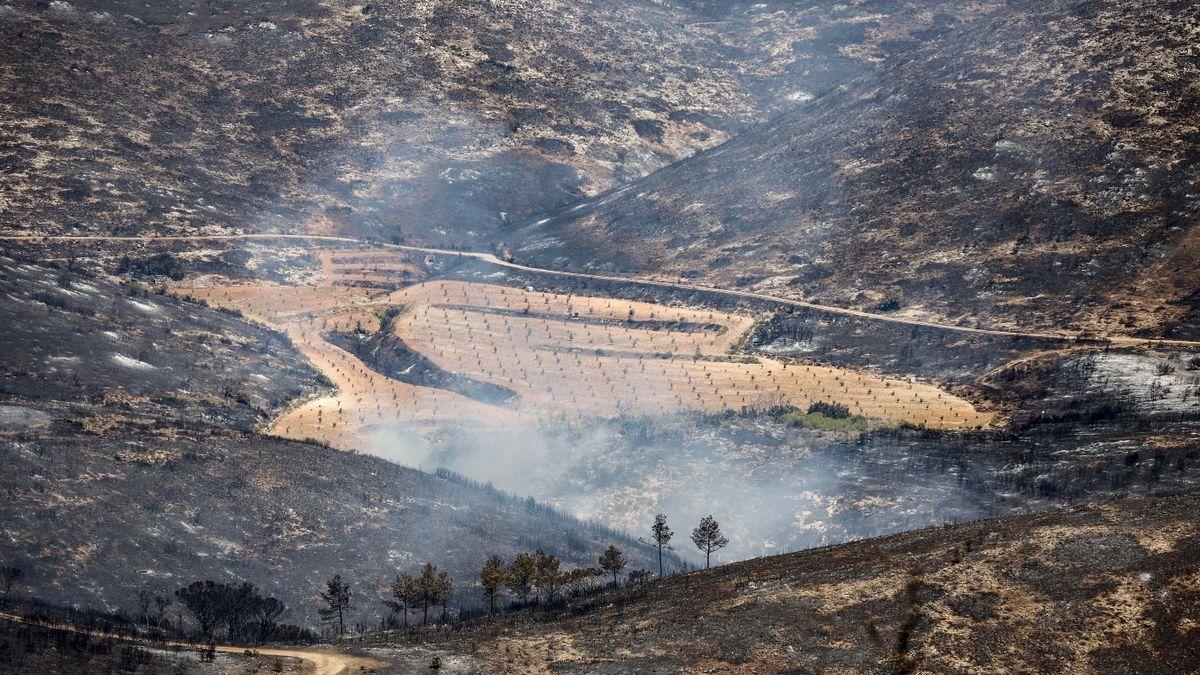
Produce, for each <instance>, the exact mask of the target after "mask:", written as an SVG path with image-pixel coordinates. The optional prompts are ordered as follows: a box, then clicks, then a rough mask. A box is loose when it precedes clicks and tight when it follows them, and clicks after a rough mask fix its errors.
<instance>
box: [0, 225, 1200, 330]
mask: <svg viewBox="0 0 1200 675" xmlns="http://www.w3.org/2000/svg"><path fill="white" fill-rule="evenodd" d="M240 239H256V240H271V239H279V240H298V241H316V242H330V243H345V244H358V245H366V246H375V247H379V248H389V249H394V250H400V251H410V252H413V253H430V254H434V255H452V256H460V257H465V258H473V259H475V260H480V261H483V262H485V263H488V264H491V265H496V266H498V267H507V268H509V269H514V270H520V271H523V272H533V273H537V274H551V275H555V276H561V277H571V278H576V279H592V280H596V281H613V282H621V283H633V284H641V285H645V286H654V287H658V288H666V289H675V290H684V291H698V292H703V293H713V294H717V295H725V296H729V297H739V298H747V299H751V300H761V301H765V302H772V303H776V304H780V305H785V306H789V307H801V308H805V309H810V310H813V311H817V312H824V313H827V314H840V315H843V316H854V317H859V318H863V319H870V320H874V321H883V322H887V323H894V324H902V325H907V326H922V327H925V328H934V329H938V330H948V331H954V332H958V333H968V334H973V335H994V336H1001V337H1022V338H1035V339H1048V340H1061V341H1063V342H1069V341H1072V340H1076V339H1079V338H1082V337H1084V336H1083V335H1080V334H1076V333H1070V332H1065V331H1064V332H1061V333H1044V332H1036V331H1020V330H999V329H991V328H974V327H970V326H956V325H953V324H944V323H937V322H933V321H921V320H919V319H910V318H906V317H899V316H891V315H887V314H875V313H872V312H864V311H860V310H856V309H847V308H844V307H831V306H828V305H818V304H814V303H811V302H805V301H803V300H792V299H789V298H784V297H780V296H777V295H768V294H766V293H754V292H751V291H739V290H734V289H729V288H717V287H714V286H703V285H700V284H687V283H682V282H674V281H661V280H658V279H648V278H646V277H635V276H616V275H605V274H589V273H586V272H567V271H564V270H554V269H546V268H542V267H532V266H529V265H522V264H520V263H515V262H509V261H507V260H503V259H501V258H498V257H497V256H495V255H493V254H491V253H483V252H478V251H455V250H451V249H441V248H430V247H427V246H409V245H406V244H389V243H385V242H379V241H369V240H363V239H355V238H353V237H335V236H329V235H316V234H214V235H198V236H147V237H116V236H103V235H75V236H72V235H63V236H44V237H37V236H29V235H0V241H31V242H37V241H113V242H121V241H123V242H140V243H153V242H156V241H231V240H240ZM1105 339H1106V340H1107V341H1108V342H1109V343H1111V344H1114V345H1122V346H1156V345H1157V346H1170V347H1183V348H1189V349H1200V341H1195V340H1160V339H1152V338H1137V337H1127V336H1112V337H1106V338H1105Z"/></svg>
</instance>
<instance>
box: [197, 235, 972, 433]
mask: <svg viewBox="0 0 1200 675" xmlns="http://www.w3.org/2000/svg"><path fill="white" fill-rule="evenodd" d="M320 257H321V260H322V262H323V266H324V273H325V278H324V280H323V281H322V282H320V283H318V284H316V285H311V286H298V285H297V286H290V285H274V284H267V283H252V284H239V285H215V286H187V287H178V288H177V289H176V291H177V292H178V293H180V294H182V295H187V296H191V297H193V298H196V299H202V300H205V301H207V302H209V303H211V304H214V305H218V306H221V307H226V308H231V309H238V310H240V311H242V312H243V313H245V314H246V315H247V316H249V317H251V318H254V319H255V320H258V321H260V322H262V323H264V324H267V325H269V326H271V327H274V328H277V329H279V330H282V331H283V332H285V333H287V335H288V336H289V337H290V338H291V339H292V341H293V342H294V343H295V344H296V346H297V347H298V348H299V349H300V350H301V351H302V352H303V353H304V354H305V355H306V356H307V357H308V358H309V359H310V360H311V361H312V363H313V364H314V365H315V366H316V367H317V368H319V369H320V370H321V371H323V372H324V373H325V374H326V375H327V376H328V377H329V378H330V379H331V380H332V381H333V382H334V384H335V385H336V387H337V389H338V391H337V393H336V394H333V395H330V396H326V397H322V398H318V399H315V400H311V401H308V402H306V403H304V404H303V405H300V406H298V407H296V408H294V409H292V410H291V411H290V412H288V413H286V414H284V415H282V416H281V417H279V418H278V419H277V420H276V421H275V422H274V424H273V427H272V431H273V432H274V433H276V434H278V435H280V436H284V437H288V438H315V439H318V440H321V441H325V442H328V443H331V444H333V445H335V446H336V447H340V448H344V449H353V450H360V451H366V450H369V449H370V448H371V445H372V442H371V439H372V436H373V435H374V434H375V433H376V432H377V431H378V430H379V428H380V426H381V425H385V424H391V423H395V422H403V423H408V424H415V425H426V424H431V423H438V422H445V421H450V420H460V421H461V420H466V422H467V423H469V424H480V425H501V426H503V425H515V424H527V423H529V422H530V421H531V420H534V419H542V420H545V419H550V420H553V421H557V422H562V423H572V422H579V421H584V420H587V419H594V418H607V417H616V416H619V415H629V414H633V415H653V414H660V413H671V412H678V411H703V412H708V413H719V412H722V411H726V410H741V409H743V408H766V407H770V406H776V405H795V406H798V407H804V406H807V405H808V404H809V403H811V402H814V401H833V402H838V403H844V404H845V405H847V406H849V407H850V409H851V411H852V412H853V413H854V414H857V415H862V416H865V417H868V418H871V419H875V420H880V421H881V422H886V423H898V422H901V421H907V422H911V423H916V424H926V425H928V426H931V427H942V428H963V427H974V426H976V425H981V424H986V423H987V422H988V421H989V419H990V415H988V414H987V413H982V412H979V411H977V410H975V408H974V407H973V406H972V405H971V403H970V402H968V401H966V400H963V399H960V398H957V397H955V396H952V395H951V394H949V393H947V392H944V391H941V390H939V389H938V388H936V387H933V386H930V385H927V384H923V383H917V382H911V381H904V380H900V379H894V378H884V377H880V376H878V375H875V374H871V373H862V372H855V371H851V370H844V369H839V368H830V367H820V366H814V365H799V364H794V363H793V364H790V365H789V364H788V363H785V362H784V361H780V360H773V359H769V358H763V357H754V358H746V357H741V356H737V355H735V354H734V348H735V346H736V344H737V343H738V340H739V339H740V338H741V337H742V336H743V335H744V334H745V333H746V332H747V331H748V330H749V329H750V328H751V326H752V325H753V323H754V320H753V318H751V317H748V316H740V315H736V314H730V313H724V312H718V311H709V310H700V309H689V308H681V307H668V306H663V305H656V304H652V303H645V302H632V301H625V300H617V299H607V298H596V297H583V296H573V295H565V294H555V293H541V292H535V291H533V290H528V289H519V288H511V287H504V286H497V285H489V284H481V283H470V282H461V281H424V282H419V283H413V284H412V285H409V286H406V287H404V288H400V289H399V290H387V289H386V288H384V286H387V285H388V284H399V283H403V282H404V280H405V279H412V278H414V277H415V276H416V275H417V274H419V269H418V268H417V267H416V266H414V265H413V264H411V263H410V262H409V261H406V260H405V259H404V257H403V256H397V255H392V256H387V255H382V256H381V255H379V254H377V253H371V252H362V251H345V250H337V251H322V252H321V253H320ZM389 309H390V311H391V313H392V315H393V316H392V320H389V321H388V322H387V323H386V324H384V323H383V322H382V320H381V317H382V316H384V315H385V312H388V311H389ZM381 327H384V328H386V330H388V331H390V335H389V336H388V337H389V338H392V339H394V340H395V341H396V343H397V344H401V345H404V346H406V348H407V349H409V350H411V351H413V352H416V353H417V354H419V355H420V356H421V357H424V359H426V360H428V362H429V363H431V364H432V366H433V367H436V368H438V369H441V370H442V371H445V372H446V373H450V374H453V376H455V377H463V378H470V380H473V381H478V382H485V383H490V384H492V385H498V386H499V387H503V388H504V389H507V390H509V391H511V392H513V393H514V394H515V397H514V398H513V399H512V400H509V401H507V402H505V403H503V404H496V403H489V402H482V401H478V400H473V399H472V398H468V397H467V396H464V395H461V394H458V393H454V392H452V391H448V390H446V389H442V388H436V387H433V386H419V385H414V384H408V383H405V382H401V381H399V380H398V379H395V378H393V377H388V376H387V375H384V374H381V373H380V372H377V370H378V369H373V368H372V367H371V366H370V365H369V364H367V363H364V361H363V360H362V359H360V358H359V357H358V356H356V355H355V354H353V353H351V352H350V351H347V350H346V349H343V348H342V347H340V346H337V345H335V344H332V343H331V341H330V337H331V336H332V335H335V334H343V335H344V334H347V333H349V334H352V335H356V336H363V337H365V336H367V335H370V334H372V333H375V332H376V331H379V330H380V329H381Z"/></svg>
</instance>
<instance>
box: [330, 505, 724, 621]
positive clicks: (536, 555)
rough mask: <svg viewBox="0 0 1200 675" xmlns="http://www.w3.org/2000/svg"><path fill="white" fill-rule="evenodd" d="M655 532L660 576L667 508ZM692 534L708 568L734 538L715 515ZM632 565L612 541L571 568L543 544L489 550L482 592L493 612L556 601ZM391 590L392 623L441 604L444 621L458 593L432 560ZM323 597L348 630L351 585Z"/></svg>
mask: <svg viewBox="0 0 1200 675" xmlns="http://www.w3.org/2000/svg"><path fill="white" fill-rule="evenodd" d="M650 532H651V539H650V540H649V541H647V542H645V543H647V544H649V545H651V546H653V547H654V548H655V550H656V552H657V557H658V576H659V577H662V576H665V574H666V569H665V565H664V557H663V556H664V553H665V552H666V551H670V550H673V547H672V545H671V539H672V538H673V536H674V533H673V532H672V531H671V528H670V526H669V525H668V524H667V518H666V516H665V515H663V514H658V515H657V516H655V518H654V523H653V524H652V525H651V528H650ZM691 540H692V543H693V544H694V545H695V546H696V548H697V549H698V550H699V551H700V552H701V553H703V554H704V566H705V569H707V568H708V567H710V566H711V563H712V554H713V553H714V552H716V551H718V550H720V549H722V548H724V547H725V546H726V545H727V544H728V543H729V539H728V538H726V537H725V535H724V534H723V533H722V532H721V526H720V524H719V523H718V522H717V520H716V519H715V518H713V517H712V516H711V515H710V516H705V517H704V518H703V519H701V521H700V524H699V525H698V526H697V527H696V528H695V529H693V530H692V535H691ZM627 567H628V561H627V559H626V557H625V553H624V552H623V551H622V550H621V549H619V548H618V547H617V546H615V545H611V544H610V545H609V546H608V548H607V549H605V550H604V551H603V552H602V553H601V554H600V555H599V557H598V558H597V559H596V566H595V567H575V568H570V569H566V568H565V566H564V564H563V562H562V561H561V560H560V559H559V558H558V557H557V556H555V555H553V554H550V553H547V552H546V551H545V550H544V549H541V548H539V549H537V550H536V551H533V552H521V553H518V554H517V555H516V556H514V557H513V559H512V560H511V561H506V560H505V559H504V558H503V557H502V556H500V555H496V554H492V555H490V556H488V557H487V559H486V560H484V562H483V565H482V567H481V568H480V571H479V580H478V586H479V588H480V590H481V591H482V593H483V598H484V601H485V604H486V610H487V612H488V613H490V614H494V613H496V612H498V611H501V610H503V609H505V608H506V606H505V599H506V598H508V599H510V602H509V603H508V605H507V608H508V609H519V608H522V607H530V606H546V605H553V604H554V603H556V602H558V601H560V600H562V599H564V598H567V597H578V596H581V595H584V594H586V593H588V592H590V591H592V590H595V589H596V588H598V587H599V583H598V582H599V581H600V580H607V579H609V578H610V577H611V582H608V583H607V584H605V585H606V586H609V587H618V586H619V585H620V583H621V575H622V573H623V572H624V571H625V570H626V568H627ZM652 576H653V574H652V573H651V572H648V571H646V570H641V569H637V570H631V571H629V572H628V574H627V575H626V581H627V583H630V584H639V585H640V584H642V583H645V582H646V581H647V580H649V579H650V578H651V577H652ZM389 590H390V594H389V595H388V596H387V597H385V598H384V599H383V604H384V606H385V607H387V608H388V610H389V616H388V618H387V619H386V621H385V625H386V626H389V627H408V626H410V625H411V623H412V622H413V614H414V613H415V614H416V615H417V617H418V618H419V619H420V623H421V624H422V625H424V624H428V623H429V621H430V612H431V611H432V612H433V616H434V620H435V621H436V620H439V618H438V613H439V612H438V610H439V609H440V614H441V616H440V621H441V622H442V623H445V622H447V621H448V620H449V615H450V603H451V601H452V600H453V599H454V598H455V597H456V595H457V594H458V590H457V588H456V586H455V582H454V579H452V578H451V577H450V575H449V573H448V572H446V571H445V570H442V569H439V568H438V566H437V565H435V564H433V563H431V562H427V563H425V564H424V565H423V566H422V567H421V568H420V571H419V572H417V573H415V574H409V573H405V572H399V573H397V574H396V576H395V578H394V580H393V581H392V583H391V585H390V589H389ZM321 603H322V604H321V607H320V610H319V612H320V615H321V618H322V619H323V620H325V621H326V622H328V623H331V624H332V625H333V626H334V627H335V629H336V630H337V632H338V634H339V635H340V634H343V633H344V632H345V625H346V615H347V613H348V612H349V611H350V610H351V609H353V604H352V592H351V590H350V585H349V584H348V583H347V582H345V581H343V580H342V577H341V575H334V576H333V577H331V578H330V579H329V581H327V582H326V588H325V590H324V591H323V592H322V593H321Z"/></svg>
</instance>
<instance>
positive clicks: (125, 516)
mask: <svg viewBox="0 0 1200 675" xmlns="http://www.w3.org/2000/svg"><path fill="white" fill-rule="evenodd" d="M0 308H2V311H3V314H4V316H5V320H6V328H5V330H6V336H8V337H9V338H10V339H9V340H7V341H6V344H5V349H4V350H2V352H0V457H2V458H3V464H4V466H5V470H4V471H3V472H0V494H2V495H4V498H3V499H2V500H0V561H4V564H6V565H7V564H17V565H19V566H21V567H23V568H24V569H25V570H26V581H25V582H24V583H23V584H22V588H21V589H20V592H21V593H28V594H30V595H34V596H37V597H39V598H41V599H44V600H49V601H52V602H61V603H68V604H79V605H82V606H89V605H90V606H95V607H102V608H108V609H117V608H123V609H132V606H133V605H132V603H133V602H134V598H135V597H136V595H137V591H138V590H141V589H148V590H150V591H152V592H161V591H167V592H169V591H171V590H173V589H174V588H177V587H179V586H181V585H184V584H186V583H190V582H191V581H193V580H195V579H201V578H214V579H219V580H225V581H230V580H246V581H250V582H253V583H255V584H258V585H260V586H263V587H265V588H266V589H268V590H269V592H271V593H273V594H275V595H277V596H278V597H280V598H282V599H283V600H284V601H285V602H286V603H287V604H288V605H289V606H291V607H292V608H293V614H292V615H291V619H292V620H293V621H296V622H303V620H304V619H306V618H308V619H311V621H309V622H308V623H309V624H310V625H315V624H316V621H315V607H316V592H317V591H318V590H319V588H320V585H321V583H322V582H323V580H324V579H325V578H327V577H328V576H330V575H332V574H333V573H335V572H340V573H342V574H343V575H344V576H345V577H346V578H348V579H350V580H352V582H353V584H354V588H355V590H354V592H355V593H356V594H357V597H358V598H359V602H358V609H359V612H360V613H361V615H362V616H364V617H367V618H368V619H369V618H370V617H373V616H375V615H376V614H377V613H379V612H380V611H381V609H382V608H381V606H380V605H379V604H378V603H377V602H376V600H377V599H378V598H379V597H380V594H381V593H382V592H384V590H385V589H386V584H387V581H388V580H389V579H390V578H391V576H392V575H394V574H395V573H396V571H397V570H404V571H412V570H414V569H415V568H417V567H418V566H419V565H420V564H422V563H424V562H426V561H432V562H435V563H436V564H438V565H439V566H442V567H444V568H447V569H449V571H450V572H451V574H453V575H454V576H455V577H456V578H457V579H460V580H465V579H468V578H472V577H474V576H475V574H476V573H477V570H478V566H479V565H480V564H481V562H482V561H483V559H484V558H485V557H486V556H487V555H488V554H490V553H492V552H496V553H501V554H504V555H506V556H510V557H511V556H512V555H513V554H514V553H515V552H517V551H518V550H532V549H535V548H537V547H545V548H546V549H547V550H550V551H553V552H555V553H557V554H559V555H560V556H562V557H563V559H564V560H567V561H569V562H571V563H573V564H588V563H592V562H594V560H595V558H596V556H597V555H598V554H599V552H600V551H602V550H603V549H604V547H606V546H607V545H608V544H609V543H613V542H616V543H618V545H621V546H622V547H623V548H625V549H627V550H628V551H629V552H630V554H631V555H632V556H634V557H635V558H637V559H638V560H639V563H640V564H642V565H648V564H649V560H650V558H649V555H648V553H646V552H645V550H644V549H642V548H641V547H639V546H638V545H637V544H636V543H635V542H633V541H631V540H629V539H628V538H626V537H623V536H622V535H620V534H618V533H615V532H611V531H608V530H605V529H604V528H600V527H596V526H591V525H586V524H583V523H580V522H579V521H577V520H575V519H573V518H570V517H568V516H565V515H563V514H561V513H558V512H555V511H553V510H551V509H548V508H545V507H543V506H541V505H539V504H536V503H533V502H532V500H525V499H514V498H511V497H509V496H507V495H504V494H502V493H499V492H496V491H494V490H491V489H488V488H484V487H480V486H477V485H474V484H471V483H469V482H466V481H462V480H461V479H457V478H455V477H453V476H434V475H430V474H428V473H423V472H420V471H416V470H414V469H410V468H406V467H401V466H397V465H395V464H391V463H389V462H386V461H383V460H381V459H378V458H374V457H366V456H360V455H353V454H349V453H344V452H340V451H337V450H334V449H332V448H329V447H326V446H322V445H317V444H313V443H298V442H290V441H284V440H281V439H278V438H272V437H267V436H263V435H260V434H258V433H257V432H256V431H255V428H256V427H257V426H259V425H260V424H261V423H262V422H264V421H265V420H266V419H267V417H268V416H269V415H270V414H273V413H274V412H275V411H276V410H277V409H278V408H279V407H280V406H282V405H285V404H286V403H287V402H288V401H290V400H292V399H294V398H295V397H297V396H306V395H310V394H312V393H315V392H317V391H318V390H319V388H320V387H321V385H322V380H321V378H320V377H319V375H318V374H317V373H316V372H315V371H313V370H312V369H311V368H310V367H309V366H308V365H307V364H305V363H303V362H302V361H301V360H300V359H299V355H298V354H297V353H296V352H295V351H293V350H291V349H290V347H289V345H288V344H287V342H286V339H285V338H283V337H282V336H280V335H278V334H274V333H271V332H269V331H266V330H264V329H262V328H260V327H257V326H254V325H252V324H250V323H248V322H246V321H245V320H243V319H240V318H238V317H235V316H233V315H230V314H227V313H222V312H218V311H215V310H212V309H209V308H206V307H202V306H200V305H194V304H189V303H184V302H181V301H179V300H177V299H175V298H171V297H165V296H155V295H149V296H147V295H145V294H137V293H135V292H134V291H132V290H130V289H126V288H122V287H119V286H115V285H113V284H110V283H108V282H105V281H103V280H101V279H98V278H94V277H88V276H84V275H81V274H78V273H74V272H66V271H63V270H61V269H52V268H48V267H44V266H41V265H37V264H32V263H22V262H18V261H15V260H11V259H0Z"/></svg>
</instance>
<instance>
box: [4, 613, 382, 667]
mask: <svg viewBox="0 0 1200 675" xmlns="http://www.w3.org/2000/svg"><path fill="white" fill-rule="evenodd" d="M0 619H7V620H8V621H16V622H17V623H25V624H29V625H32V626H41V627H43V628H51V629H54V630H64V631H70V632H72V633H82V634H84V635H92V636H95V637H104V638H112V639H114V640H121V641H122V642H130V643H133V644H137V645H143V646H145V647H159V648H164V647H165V648H171V647H181V648H183V649H191V650H196V651H201V650H203V649H204V648H203V647H201V646H198V645H194V644H192V643H189V642H178V641H173V640H163V641H159V640H147V639H144V638H135V637H126V636H121V635H117V634H114V633H102V632H100V631H94V630H84V629H81V628H75V627H74V626H67V625H63V624H52V623H46V622H43V621H35V620H33V619H28V618H26V617H23V616H21V615H20V614H12V613H9V612H0ZM215 649H216V651H218V652H222V653H225V654H244V653H245V651H246V649H247V647H238V646H233V645H216V647H215ZM253 649H254V652H255V653H257V654H259V655H262V656H279V657H284V658H293V659H300V660H302V661H307V662H308V663H310V664H312V666H313V671H312V672H313V673H314V674H315V675H348V674H349V673H355V672H359V671H360V670H362V669H366V670H372V669H376V668H382V667H383V666H385V665H387V664H385V663H383V662H382V661H376V660H374V659H367V658H363V657H360V656H350V655H349V654H339V653H338V652H331V651H320V650H313V649H285V648H276V647H255V648H253Z"/></svg>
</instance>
